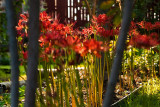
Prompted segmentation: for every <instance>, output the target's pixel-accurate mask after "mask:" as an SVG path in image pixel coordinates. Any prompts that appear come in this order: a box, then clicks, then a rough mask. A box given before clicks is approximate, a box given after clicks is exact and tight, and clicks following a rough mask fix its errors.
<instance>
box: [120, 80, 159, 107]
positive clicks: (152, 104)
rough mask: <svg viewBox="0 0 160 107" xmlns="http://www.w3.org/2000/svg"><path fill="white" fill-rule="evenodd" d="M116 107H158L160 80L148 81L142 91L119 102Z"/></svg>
mask: <svg viewBox="0 0 160 107" xmlns="http://www.w3.org/2000/svg"><path fill="white" fill-rule="evenodd" d="M118 107H160V79H158V78H152V79H149V80H148V82H146V83H144V86H143V87H142V89H140V90H139V91H138V92H137V93H134V94H132V95H131V96H129V97H128V98H127V99H126V100H124V101H122V102H120V103H119V105H118Z"/></svg>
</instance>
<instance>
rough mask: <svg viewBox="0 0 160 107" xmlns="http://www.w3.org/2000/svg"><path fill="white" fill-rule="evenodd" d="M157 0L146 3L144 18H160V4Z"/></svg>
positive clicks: (157, 19)
mask: <svg viewBox="0 0 160 107" xmlns="http://www.w3.org/2000/svg"><path fill="white" fill-rule="evenodd" d="M158 2H159V0H153V1H152V3H149V4H147V14H146V18H147V19H148V20H155V21H159V20H160V6H159V4H160V3H158Z"/></svg>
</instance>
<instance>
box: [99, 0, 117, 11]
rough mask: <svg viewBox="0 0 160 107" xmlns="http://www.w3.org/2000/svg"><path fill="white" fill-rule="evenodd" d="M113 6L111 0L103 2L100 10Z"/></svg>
mask: <svg viewBox="0 0 160 107" xmlns="http://www.w3.org/2000/svg"><path fill="white" fill-rule="evenodd" d="M113 4H114V1H113V0H108V1H104V2H102V3H101V5H100V8H101V9H103V10H106V9H109V8H111V7H112V5H113Z"/></svg>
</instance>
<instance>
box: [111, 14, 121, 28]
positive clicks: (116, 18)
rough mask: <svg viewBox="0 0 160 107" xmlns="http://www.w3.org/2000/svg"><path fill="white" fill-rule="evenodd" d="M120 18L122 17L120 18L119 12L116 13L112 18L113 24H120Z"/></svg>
mask: <svg viewBox="0 0 160 107" xmlns="http://www.w3.org/2000/svg"><path fill="white" fill-rule="evenodd" d="M121 19H122V18H121V15H120V14H117V15H116V16H115V17H114V20H113V24H114V26H118V25H120V23H121Z"/></svg>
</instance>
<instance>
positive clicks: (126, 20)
mask: <svg viewBox="0 0 160 107" xmlns="http://www.w3.org/2000/svg"><path fill="white" fill-rule="evenodd" d="M132 6H133V0H125V4H124V8H123V18H122V24H121V31H120V35H119V38H118V41H117V46H116V54H115V58H114V62H113V65H112V70H111V75H110V79H109V82H108V86H107V92H106V94H105V99H104V102H103V107H110V105H111V103H112V99H113V95H114V90H115V86H116V82H117V79H118V76H119V70H120V67H121V63H122V57H123V51H124V48H125V42H126V39H127V32H128V30H129V26H130V21H131V13H132Z"/></svg>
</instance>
